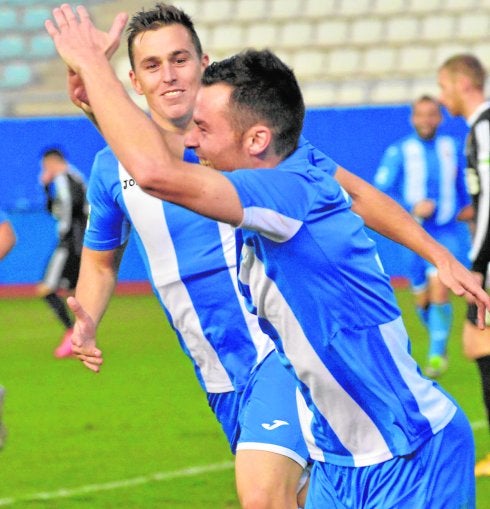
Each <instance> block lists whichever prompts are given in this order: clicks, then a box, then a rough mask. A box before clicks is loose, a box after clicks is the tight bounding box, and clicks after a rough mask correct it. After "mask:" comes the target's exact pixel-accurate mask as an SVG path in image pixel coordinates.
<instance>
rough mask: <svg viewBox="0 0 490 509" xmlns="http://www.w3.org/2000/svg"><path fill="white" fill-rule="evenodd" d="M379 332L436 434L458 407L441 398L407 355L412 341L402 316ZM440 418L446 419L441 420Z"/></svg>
mask: <svg viewBox="0 0 490 509" xmlns="http://www.w3.org/2000/svg"><path fill="white" fill-rule="evenodd" d="M379 330H380V332H381V335H382V336H383V339H384V340H385V343H386V346H387V347H388V349H389V351H390V354H391V356H392V358H393V361H394V362H395V364H396V365H397V368H398V370H399V372H400V375H401V377H402V378H403V380H404V381H405V383H406V384H407V387H408V388H409V389H410V392H411V393H412V395H413V397H414V399H415V400H416V401H417V404H418V407H419V410H420V413H421V414H422V415H423V416H424V417H425V418H426V419H427V420H428V421H429V422H430V424H431V427H432V431H433V433H434V434H435V433H437V432H438V431H439V430H441V429H442V428H444V427H445V426H446V424H447V423H448V422H449V421H450V420H451V419H452V418H453V417H454V414H455V413H456V406H455V405H454V404H453V403H452V402H451V400H449V399H447V398H441V397H440V396H441V391H440V390H439V389H438V388H436V387H434V385H433V383H432V381H430V380H428V379H426V378H423V377H420V376H418V374H417V369H416V362H415V360H414V359H413V358H412V357H408V356H407V349H408V343H409V339H408V335H407V332H406V330H405V326H404V325H403V320H402V318H401V317H398V318H396V319H395V320H393V321H392V322H388V323H385V324H382V325H380V326H379ZM441 415H444V416H445V419H443V420H442V421H441Z"/></svg>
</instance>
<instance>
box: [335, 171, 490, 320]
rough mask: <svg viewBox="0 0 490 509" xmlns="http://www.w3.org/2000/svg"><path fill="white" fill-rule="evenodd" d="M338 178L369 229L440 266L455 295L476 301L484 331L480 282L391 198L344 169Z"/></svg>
mask: <svg viewBox="0 0 490 509" xmlns="http://www.w3.org/2000/svg"><path fill="white" fill-rule="evenodd" d="M335 178H336V179H337V180H338V182H339V183H340V185H341V186H342V187H343V188H344V189H345V190H346V191H347V192H348V193H349V195H350V196H351V197H352V202H353V206H352V209H353V210H354V212H356V213H357V214H359V215H360V216H361V217H362V218H363V219H364V222H365V223H366V225H367V226H369V227H370V228H372V229H373V230H375V231H376V232H378V233H380V234H381V235H383V236H385V237H388V238H389V239H391V240H393V241H395V242H398V243H399V244H402V245H404V246H405V247H407V248H409V249H411V250H412V251H415V252H416V253H417V254H419V255H420V256H422V257H423V258H425V259H426V260H427V261H429V262H430V263H432V264H433V265H434V266H435V267H437V270H438V275H439V278H440V280H441V281H442V283H443V284H444V285H446V286H447V287H448V288H450V289H451V291H452V292H454V293H455V294H456V295H458V296H464V297H465V298H466V299H467V300H469V301H470V302H473V301H474V302H476V304H477V305H478V318H479V320H478V323H479V327H480V328H484V326H485V325H484V323H485V308H487V309H489V310H490V297H489V296H488V294H487V293H486V292H485V291H484V290H483V289H482V288H481V285H480V282H479V281H478V279H477V278H475V276H474V275H473V274H472V273H471V272H470V271H468V270H467V269H466V268H465V267H464V266H463V265H462V264H461V263H460V262H458V261H457V260H456V258H455V257H454V256H453V255H452V254H451V253H450V252H449V251H448V250H447V249H446V248H445V247H444V246H442V245H441V244H439V243H438V242H437V241H436V240H434V239H433V238H432V237H431V236H430V235H429V234H428V233H427V232H426V231H425V230H424V229H423V228H422V227H421V226H420V225H419V224H418V223H417V222H416V221H415V220H414V219H413V217H412V216H411V215H410V214H409V213H408V212H406V211H405V209H403V208H402V207H400V206H399V205H398V204H397V203H396V202H395V201H394V200H392V199H391V198H390V197H389V196H387V195H386V194H384V193H382V192H381V191H379V190H377V189H376V188H375V187H374V186H371V185H370V184H369V183H368V182H366V181H365V180H363V179H361V178H359V177H357V176H356V175H354V174H352V173H350V172H349V171H347V170H345V169H344V168H341V167H339V168H338V169H337V172H336V173H335Z"/></svg>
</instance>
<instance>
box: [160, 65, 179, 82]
mask: <svg viewBox="0 0 490 509" xmlns="http://www.w3.org/2000/svg"><path fill="white" fill-rule="evenodd" d="M176 80H177V77H176V74H175V71H174V68H173V67H172V65H170V64H168V63H167V64H165V65H163V75H162V81H164V82H165V83H174V82H175V81H176Z"/></svg>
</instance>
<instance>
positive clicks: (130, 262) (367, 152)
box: [0, 105, 467, 284]
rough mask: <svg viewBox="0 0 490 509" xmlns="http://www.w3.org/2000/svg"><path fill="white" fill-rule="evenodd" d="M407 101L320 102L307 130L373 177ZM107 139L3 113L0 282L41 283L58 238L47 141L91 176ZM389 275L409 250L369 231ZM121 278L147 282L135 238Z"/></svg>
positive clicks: (72, 126) (448, 128) (83, 122)
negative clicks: (12, 235)
mask: <svg viewBox="0 0 490 509" xmlns="http://www.w3.org/2000/svg"><path fill="white" fill-rule="evenodd" d="M409 112H410V108H409V106H408V105H403V106H398V107H392V106H391V107H389V106H379V107H378V106H377V107H370V106H366V107H357V108H328V109H327V108H323V109H322V108H318V109H311V110H309V111H308V112H307V115H306V119H305V129H304V134H305V136H306V137H307V138H308V139H309V140H310V141H311V142H312V143H314V144H315V145H316V146H317V147H318V148H320V149H321V150H323V151H324V152H325V153H326V154H328V155H329V156H330V157H332V158H333V159H334V160H335V161H336V162H337V163H338V164H340V165H341V166H344V167H345V168H347V169H349V170H350V171H352V172H354V173H356V174H357V175H359V176H361V177H363V178H365V179H366V180H368V181H369V182H371V181H372V178H373V175H374V172H375V171H376V168H377V166H378V163H379V160H380V158H381V155H382V153H383V151H384V149H385V148H386V147H387V145H389V144H390V143H391V142H392V141H394V140H395V139H397V138H399V137H400V136H403V135H404V134H405V133H407V132H409V130H410V124H409V119H408V117H409ZM441 130H442V131H443V132H445V133H447V134H452V135H454V136H456V137H458V138H460V139H461V140H463V138H464V136H465V135H466V132H467V128H466V125H465V123H464V122H463V121H462V120H461V119H454V118H447V117H446V120H445V122H444V124H443V125H442V128H441ZM103 146H104V141H103V139H102V138H101V136H100V134H99V133H98V131H97V130H96V129H95V128H94V127H93V126H92V125H91V124H90V122H89V121H88V120H87V119H85V118H83V117H68V118H36V119H5V120H0V155H1V159H2V165H0V181H1V183H2V186H3V189H4V192H2V193H0V207H1V208H3V209H5V210H6V211H7V212H8V213H9V214H10V216H11V218H12V222H13V224H14V227H15V228H16V231H17V235H18V238H19V242H18V245H17V246H16V248H15V249H14V250H13V251H12V253H11V254H9V255H8V256H7V258H6V259H5V260H3V261H2V262H0V284H16V283H26V284H32V283H35V282H37V281H38V280H39V279H40V277H41V276H42V270H43V267H44V263H45V261H46V259H47V257H48V256H49V254H50V252H51V249H52V247H53V246H54V245H55V242H56V237H55V228H54V223H53V220H52V219H51V218H50V216H49V215H48V214H47V213H46V212H45V211H44V194H43V190H42V188H41V186H40V185H39V183H38V175H39V171H40V155H41V153H42V152H43V150H44V149H45V148H47V147H58V148H61V149H62V150H63V151H64V152H65V154H66V155H67V158H68V159H69V160H70V161H71V162H72V163H73V164H74V165H76V166H77V167H78V168H79V169H80V171H82V172H83V173H84V174H85V175H86V176H87V177H88V176H89V174H90V167H91V164H92V161H93V158H94V155H95V154H96V152H97V151H98V150H100V149H101V148H102V147H103ZM371 234H372V236H373V238H374V239H375V240H376V241H377V243H378V249H379V252H380V256H381V259H382V261H383V264H384V266H385V269H386V271H387V272H388V274H390V275H392V276H402V277H403V276H405V275H406V270H405V262H404V260H405V256H406V255H405V253H406V251H405V249H404V248H402V247H401V246H398V245H397V244H395V243H393V242H391V241H389V240H387V239H385V238H383V237H381V236H380V235H378V234H376V233H374V232H371ZM119 279H120V281H144V280H145V279H146V275H145V269H144V266H143V263H142V261H141V260H140V258H139V255H138V254H137V250H136V247H135V243H134V241H133V240H131V241H130V243H129V245H128V248H127V249H126V253H125V255H124V258H123V261H122V265H121V270H120V278H119Z"/></svg>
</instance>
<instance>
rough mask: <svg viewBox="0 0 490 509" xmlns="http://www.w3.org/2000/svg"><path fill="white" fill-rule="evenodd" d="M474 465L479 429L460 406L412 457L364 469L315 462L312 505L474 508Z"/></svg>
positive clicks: (364, 508)
mask: <svg viewBox="0 0 490 509" xmlns="http://www.w3.org/2000/svg"><path fill="white" fill-rule="evenodd" d="M474 468H475V449H474V443H473V434H472V431H471V428H470V425H469V422H468V420H467V418H466V416H465V415H464V413H463V411H462V410H461V409H458V411H457V412H456V414H455V416H454V417H453V419H452V420H451V422H449V424H448V425H447V426H446V427H445V428H444V429H442V430H441V431H439V432H438V433H437V434H436V435H434V436H433V437H432V438H431V439H430V440H428V441H427V442H425V444H424V445H422V446H421V447H420V448H419V449H417V450H416V451H415V452H414V453H412V454H410V455H408V456H398V457H396V458H394V459H392V460H389V461H385V462H384V463H380V464H378V465H371V466H367V467H358V468H356V467H344V466H338V465H332V464H329V463H321V462H318V461H316V462H314V464H313V468H312V472H311V477H310V486H309V489H308V497H307V500H306V509H318V508H319V507H322V508H323V507H332V508H344V509H346V508H352V509H357V508H362V509H379V508H381V507H382V508H383V509H422V508H426V507H430V509H474V508H475V504H476V499H475V475H474Z"/></svg>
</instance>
